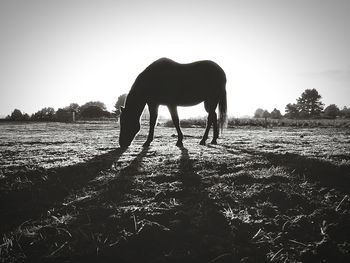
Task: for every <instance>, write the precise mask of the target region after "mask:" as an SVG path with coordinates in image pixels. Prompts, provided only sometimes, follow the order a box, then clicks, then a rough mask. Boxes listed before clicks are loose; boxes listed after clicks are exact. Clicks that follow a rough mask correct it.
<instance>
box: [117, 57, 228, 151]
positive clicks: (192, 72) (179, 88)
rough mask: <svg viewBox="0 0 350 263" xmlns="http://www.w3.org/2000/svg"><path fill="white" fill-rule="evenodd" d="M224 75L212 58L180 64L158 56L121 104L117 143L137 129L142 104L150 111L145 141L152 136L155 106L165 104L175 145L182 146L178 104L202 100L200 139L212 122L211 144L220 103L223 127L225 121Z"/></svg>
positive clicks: (125, 143)
mask: <svg viewBox="0 0 350 263" xmlns="http://www.w3.org/2000/svg"><path fill="white" fill-rule="evenodd" d="M225 86H226V75H225V72H224V71H223V70H222V68H221V67H220V66H219V65H217V64H216V63H214V62H212V61H208V60H205V61H197V62H193V63H189V64H180V63H177V62H175V61H172V60H170V59H168V58H161V59H158V60H157V61H155V62H153V63H152V64H151V65H149V66H148V67H147V68H146V69H145V70H144V71H143V72H142V73H141V74H140V75H139V76H138V77H137V78H136V80H135V82H134V84H133V86H132V87H131V89H130V92H129V94H128V96H127V98H126V101H125V108H123V107H121V109H120V110H121V115H120V134H119V144H120V146H121V147H127V146H129V145H130V144H131V142H132V140H133V139H134V137H135V136H136V134H137V133H138V132H139V130H140V116H141V114H142V112H143V109H144V107H145V105H146V104H147V105H148V109H149V113H150V125H149V134H148V138H147V141H146V142H145V143H144V145H143V146H145V147H146V146H149V145H150V143H151V142H152V140H153V135H154V126H155V124H156V122H157V116H158V107H159V105H165V106H167V107H168V109H169V111H170V114H171V118H172V120H173V123H174V126H175V128H176V131H177V134H178V140H177V143H176V145H177V146H179V147H180V146H182V140H183V134H182V132H181V129H180V124H179V116H178V114H177V106H193V105H196V104H198V103H201V102H204V107H205V110H206V111H207V112H208V120H207V126H206V129H205V132H204V135H203V138H202V140H201V141H200V144H201V145H205V141H206V140H207V139H208V134H209V130H210V127H211V125H212V124H213V127H214V136H213V139H212V141H211V143H212V144H216V143H217V141H216V140H217V138H218V137H219V128H218V119H217V116H216V112H215V110H216V107H217V105H219V126H220V128H221V130H222V128H223V125H224V123H225V121H226V111H227V103H226V88H225Z"/></svg>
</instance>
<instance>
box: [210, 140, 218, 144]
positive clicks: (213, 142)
mask: <svg viewBox="0 0 350 263" xmlns="http://www.w3.org/2000/svg"><path fill="white" fill-rule="evenodd" d="M210 143H211V144H218V142H217V141H216V140H212V141H211V142H210Z"/></svg>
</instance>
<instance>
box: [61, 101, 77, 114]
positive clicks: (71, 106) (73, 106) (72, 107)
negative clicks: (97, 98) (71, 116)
mask: <svg viewBox="0 0 350 263" xmlns="http://www.w3.org/2000/svg"><path fill="white" fill-rule="evenodd" d="M63 110H67V111H71V112H73V111H74V112H76V113H79V110H80V107H79V104H78V103H71V104H69V106H67V107H64V108H63Z"/></svg>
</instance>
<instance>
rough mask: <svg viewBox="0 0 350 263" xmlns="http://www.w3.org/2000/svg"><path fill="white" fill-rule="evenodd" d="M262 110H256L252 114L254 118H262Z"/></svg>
mask: <svg viewBox="0 0 350 263" xmlns="http://www.w3.org/2000/svg"><path fill="white" fill-rule="evenodd" d="M263 115H264V110H263V109H261V108H258V109H257V110H256V111H255V113H254V118H263Z"/></svg>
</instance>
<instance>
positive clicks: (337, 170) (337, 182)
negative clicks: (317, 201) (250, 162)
mask: <svg viewBox="0 0 350 263" xmlns="http://www.w3.org/2000/svg"><path fill="white" fill-rule="evenodd" d="M253 153H254V152H252V154H253ZM255 154H256V153H255ZM259 155H261V156H262V157H263V158H265V159H266V160H268V161H269V162H270V163H271V164H272V165H278V166H283V167H286V168H288V169H289V170H292V171H294V173H297V174H299V175H300V176H304V177H305V179H307V180H312V181H317V182H320V183H321V184H322V185H324V186H327V187H332V188H335V189H338V190H341V191H344V192H349V189H350V167H348V166H337V165H334V164H332V163H329V162H327V161H323V160H319V159H315V158H308V157H305V156H301V155H298V154H293V153H286V154H275V153H264V152H263V153H260V152H259Z"/></svg>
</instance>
